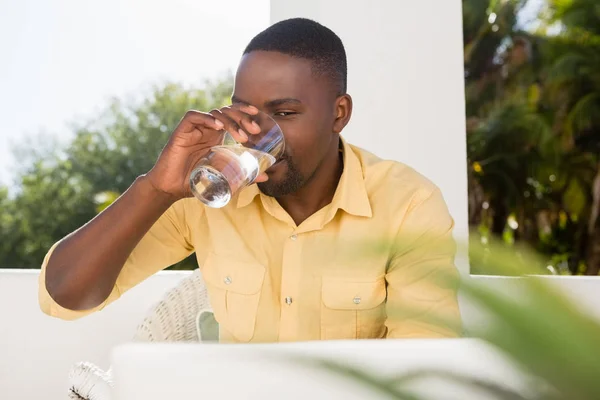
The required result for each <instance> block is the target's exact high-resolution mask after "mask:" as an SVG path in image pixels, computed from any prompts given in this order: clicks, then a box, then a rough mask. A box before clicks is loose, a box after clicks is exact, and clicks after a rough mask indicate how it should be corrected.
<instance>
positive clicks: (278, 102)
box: [231, 96, 302, 108]
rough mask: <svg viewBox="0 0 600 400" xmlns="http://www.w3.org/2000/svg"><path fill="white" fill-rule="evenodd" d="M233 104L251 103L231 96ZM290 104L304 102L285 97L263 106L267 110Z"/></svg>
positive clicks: (270, 101) (269, 101)
mask: <svg viewBox="0 0 600 400" xmlns="http://www.w3.org/2000/svg"><path fill="white" fill-rule="evenodd" d="M231 103H232V104H235V103H238V104H240V103H241V104H250V103H249V102H247V101H244V100H242V99H240V98H238V97H235V96H231ZM290 103H292V104H302V102H301V101H300V100H298V99H294V98H291V97H285V98H282V99H273V100H268V101H266V102H265V104H263V106H264V107H265V108H273V107H277V106H280V105H283V104H290Z"/></svg>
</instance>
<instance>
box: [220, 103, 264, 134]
mask: <svg viewBox="0 0 600 400" xmlns="http://www.w3.org/2000/svg"><path fill="white" fill-rule="evenodd" d="M219 111H221V113H223V114H225V115H227V116H228V117H229V118H231V119H232V120H233V121H235V122H236V123H237V124H238V126H240V127H241V128H242V129H243V130H245V131H246V132H248V133H250V134H253V135H256V134H258V133H260V132H261V129H260V126H259V125H258V123H257V122H256V121H255V120H254V119H253V118H252V116H251V115H249V114H247V113H245V112H243V111H242V110H241V109H240V108H239V107H223V108H221V109H220V110H219Z"/></svg>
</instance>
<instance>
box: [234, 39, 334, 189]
mask: <svg viewBox="0 0 600 400" xmlns="http://www.w3.org/2000/svg"><path fill="white" fill-rule="evenodd" d="M331 86H332V85H331V84H330V83H329V81H328V80H327V79H326V78H325V77H321V76H315V75H314V74H313V73H312V69H311V63H310V61H308V60H304V59H299V58H294V57H290V56H288V55H285V54H282V53H277V52H266V51H254V52H251V53H248V54H246V55H245V56H244V57H243V58H242V60H241V63H240V66H239V68H238V71H237V74H236V77H235V88H234V93H233V97H232V100H233V103H239V102H242V103H247V104H251V105H253V106H255V107H257V108H258V109H259V110H261V111H263V112H265V113H266V114H268V115H270V116H271V117H272V118H273V119H274V120H275V121H276V122H277V123H278V124H279V126H280V127H281V130H282V131H283V134H284V138H285V154H284V156H283V157H282V161H281V162H278V163H276V164H275V165H274V166H273V167H271V168H269V169H268V170H267V175H268V176H269V180H268V181H266V182H263V183H259V184H258V186H259V188H260V190H261V191H262V192H263V193H264V194H266V195H267V196H272V197H280V196H284V195H287V194H291V193H295V192H296V191H297V190H298V189H300V188H301V187H302V186H304V185H305V184H306V182H307V181H309V180H310V179H311V178H312V176H313V175H314V174H315V171H317V169H318V168H319V165H320V164H321V162H322V160H323V159H324V157H325V155H326V154H327V152H328V151H330V149H331V141H332V140H335V139H337V135H334V134H333V126H334V123H335V120H336V97H337V96H336V94H335V91H334V90H332V88H331Z"/></svg>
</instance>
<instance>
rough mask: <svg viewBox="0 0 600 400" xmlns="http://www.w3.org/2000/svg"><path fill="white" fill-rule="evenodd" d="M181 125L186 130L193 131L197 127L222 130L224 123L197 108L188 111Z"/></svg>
mask: <svg viewBox="0 0 600 400" xmlns="http://www.w3.org/2000/svg"><path fill="white" fill-rule="evenodd" d="M179 126H180V128H183V130H184V131H186V132H191V131H193V130H194V129H195V128H197V127H199V128H204V127H208V128H212V129H215V130H221V129H223V127H224V125H223V123H222V122H221V121H219V120H217V119H215V118H214V117H213V116H212V115H210V114H207V113H203V112H200V111H196V110H190V111H188V112H186V113H185V115H184V116H183V118H182V119H181V122H180V123H179Z"/></svg>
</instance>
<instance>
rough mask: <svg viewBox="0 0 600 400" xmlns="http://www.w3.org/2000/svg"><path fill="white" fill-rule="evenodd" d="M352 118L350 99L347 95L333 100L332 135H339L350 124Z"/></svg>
mask: <svg viewBox="0 0 600 400" xmlns="http://www.w3.org/2000/svg"><path fill="white" fill-rule="evenodd" d="M351 116H352V97H350V95H349V94H344V95H341V96H339V97H338V98H337V99H336V100H335V121H334V123H333V133H337V134H339V133H341V132H342V130H343V129H344V128H345V127H346V125H348V122H350V117H351Z"/></svg>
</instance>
